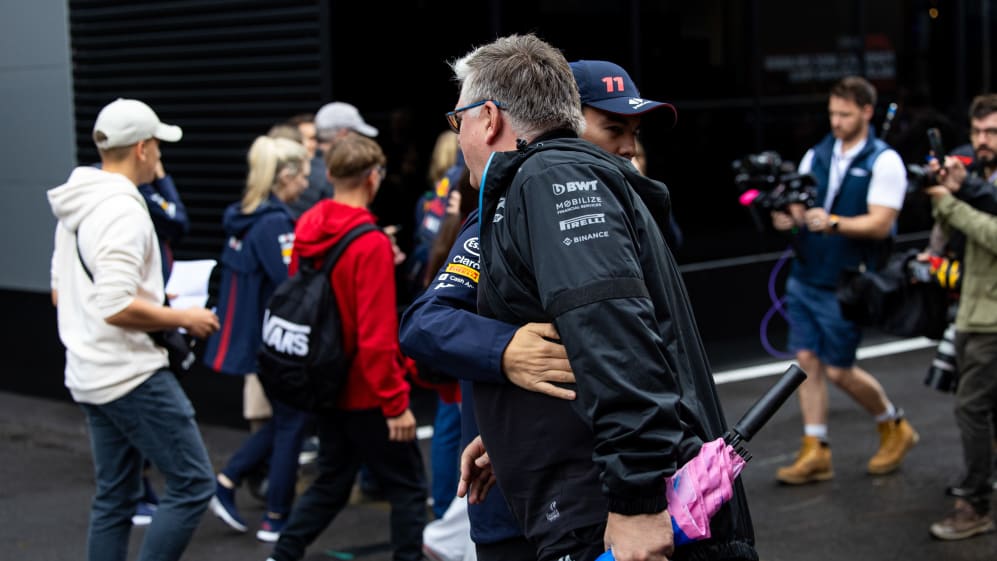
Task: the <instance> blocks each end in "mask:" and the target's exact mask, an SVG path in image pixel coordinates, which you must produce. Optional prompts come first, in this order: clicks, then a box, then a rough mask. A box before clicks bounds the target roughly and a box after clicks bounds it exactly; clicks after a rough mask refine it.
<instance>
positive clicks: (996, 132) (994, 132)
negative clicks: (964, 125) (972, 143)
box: [969, 127, 997, 138]
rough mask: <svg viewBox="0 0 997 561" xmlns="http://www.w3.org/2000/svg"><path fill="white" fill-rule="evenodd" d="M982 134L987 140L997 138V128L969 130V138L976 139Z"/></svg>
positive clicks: (974, 128)
mask: <svg viewBox="0 0 997 561" xmlns="http://www.w3.org/2000/svg"><path fill="white" fill-rule="evenodd" d="M979 134H982V135H983V136H985V137H987V138H993V137H997V127H988V128H985V129H978V128H976V127H973V128H971V129H970V130H969V137H970V138H976V136H977V135H979Z"/></svg>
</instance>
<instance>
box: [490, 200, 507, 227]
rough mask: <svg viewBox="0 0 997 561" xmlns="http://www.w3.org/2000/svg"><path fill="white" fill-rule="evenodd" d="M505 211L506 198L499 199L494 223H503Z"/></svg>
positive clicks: (493, 219)
mask: <svg viewBox="0 0 997 561" xmlns="http://www.w3.org/2000/svg"><path fill="white" fill-rule="evenodd" d="M503 210H505V197H502V198H501V199H499V202H498V206H496V207H495V216H493V217H492V223H495V222H501V221H502V219H503V218H504V217H505V215H503V214H502V211H503Z"/></svg>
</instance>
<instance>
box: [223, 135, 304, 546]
mask: <svg viewBox="0 0 997 561" xmlns="http://www.w3.org/2000/svg"><path fill="white" fill-rule="evenodd" d="M248 161H249V173H248V175H247V178H246V188H245V191H244V192H243V196H242V200H241V201H239V202H236V203H233V204H232V205H230V206H229V207H228V208H227V209H226V211H225V215H224V217H223V225H224V228H225V232H226V233H227V234H228V236H229V238H228V243H227V244H226V246H225V248H224V249H223V251H222V256H221V267H222V273H221V286H220V290H219V298H218V315H219V317H220V318H221V323H222V327H221V330H220V331H219V332H218V333H217V334H215V336H213V337H211V338H210V339H209V340H208V343H207V348H206V352H205V357H204V361H205V363H206V364H207V365H208V366H209V367H210V368H211V369H213V370H215V371H217V372H221V373H224V374H231V375H237V376H244V377H245V387H246V390H245V393H244V397H245V398H246V399H245V401H244V407H245V408H246V409H247V411H246V413H247V416H249V415H255V414H257V412H253V411H251V410H250V409H251V408H253V407H255V406H256V405H254V402H253V400H254V398H257V397H259V396H260V395H262V392H261V391H260V384H259V380H258V379H257V377H256V375H255V372H256V366H257V365H256V351H257V349H258V348H259V346H260V341H261V336H262V324H263V309H264V306H265V305H266V302H267V300H268V299H269V298H270V295H271V294H273V291H274V289H275V288H276V287H277V285H278V284H280V283H281V282H282V281H284V280H285V279H287V277H288V265H289V264H290V260H291V249H292V247H293V245H294V217H293V215H292V214H291V212H290V210H289V209H288V207H287V203H288V202H290V201H293V200H295V199H297V198H298V197H299V196H300V195H301V193H302V192H303V191H304V190H305V189H306V188H307V187H308V173H309V171H310V169H309V166H310V162H309V159H308V153H307V151H306V150H305V147H304V146H303V145H302V144H300V143H298V142H294V141H292V140H288V139H286V138H271V137H268V136H261V137H258V138H257V139H256V140H255V141H254V142H253V145H252V147H250V149H249V155H248ZM269 404H270V407H271V409H272V413H273V414H272V417H270V418H269V419H268V420H267V422H266V423H265V424H264V425H263V426H262V427H260V428H259V429H258V430H256V431H255V432H253V433H252V434H250V435H249V437H248V438H247V439H246V440H245V441H244V442H243V444H242V445H241V446H240V447H239V449H238V450H237V451H236V452H235V453H234V454H233V455H232V456H231V457H230V458H229V460H228V462H227V463H226V465H225V467H223V468H222V470H221V472H219V473H218V475H217V484H216V490H215V496H214V498H213V499H212V501H211V509H212V511H213V512H214V513H215V515H216V516H218V517H219V518H221V519H222V520H223V521H224V522H225V523H226V524H228V525H229V526H230V527H231V528H233V529H235V530H237V531H239V532H245V531H246V530H247V529H248V527H247V525H246V522H245V520H244V519H243V518H242V516H241V515H240V514H239V511H238V509H237V508H236V501H235V496H236V489H237V488H238V487H239V484H240V483H241V482H242V480H243V478H244V477H245V476H246V474H247V473H249V472H250V471H251V470H253V469H254V468H255V467H256V466H257V465H258V464H260V463H261V462H262V461H264V460H265V459H267V458H269V471H268V476H267V482H268V483H267V512H266V514H265V515H264V517H263V521H262V523H261V525H260V529H259V531H257V533H256V537H257V538H258V539H260V540H262V541H267V542H273V541H276V539H277V536H278V534H279V533H280V529H281V528H282V527H283V525H284V523H285V522H286V519H287V514H288V513H289V512H290V510H291V503H292V502H293V499H294V493H295V483H296V481H297V475H298V454H299V452H300V449H301V439H302V437H303V433H304V429H305V424H306V421H307V415H306V414H305V413H304V412H302V411H299V410H297V409H294V408H291V407H289V406H287V405H284V404H282V403H280V402H279V401H276V400H272V399H271V400H269Z"/></svg>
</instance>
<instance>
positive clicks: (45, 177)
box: [0, 0, 76, 292]
mask: <svg viewBox="0 0 997 561" xmlns="http://www.w3.org/2000/svg"><path fill="white" fill-rule="evenodd" d="M0 123H2V125H3V133H2V134H0V200H2V201H3V211H2V216H3V218H2V220H0V289H13V290H27V291H41V292H47V291H48V289H49V258H50V257H51V255H52V233H53V229H54V228H55V219H54V218H53V217H52V213H51V211H50V210H49V206H48V202H47V200H46V198H45V191H46V190H47V189H48V188H50V187H53V186H55V185H58V184H60V183H62V182H63V181H64V180H65V179H66V177H67V176H68V175H69V171H70V170H71V169H72V167H73V166H74V165H75V161H76V156H75V147H74V145H75V138H74V131H73V104H72V78H71V70H70V64H69V31H68V16H67V4H66V1H65V0H32V1H31V2H24V1H21V0H0Z"/></svg>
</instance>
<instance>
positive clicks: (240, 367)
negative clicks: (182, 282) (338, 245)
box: [204, 195, 294, 375]
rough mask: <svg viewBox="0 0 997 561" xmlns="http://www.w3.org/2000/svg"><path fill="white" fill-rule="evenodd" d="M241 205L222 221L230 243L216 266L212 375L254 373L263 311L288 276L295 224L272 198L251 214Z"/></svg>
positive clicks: (208, 353) (207, 357) (209, 349)
mask: <svg viewBox="0 0 997 561" xmlns="http://www.w3.org/2000/svg"><path fill="white" fill-rule="evenodd" d="M240 205H241V203H233V204H231V205H229V207H228V208H227V209H225V215H224V218H223V219H222V224H223V226H224V228H225V234H226V235H227V236H228V239H227V241H226V245H225V248H224V249H223V250H222V256H221V263H219V265H220V266H221V268H222V269H221V270H222V272H221V277H220V287H219V292H218V309H217V314H218V319H219V320H220V321H221V329H219V330H218V331H217V332H215V333H214V334H212V335H211V337H209V338H208V343H207V346H206V347H205V354H204V363H205V364H206V365H207V366H208V367H210V368H211V369H212V370H215V371H216V372H223V373H225V374H237V375H245V374H250V373H255V372H256V351H257V350H258V349H259V347H260V341H261V337H262V329H263V309H264V308H265V307H266V304H267V301H268V300H269V299H270V296H271V295H272V294H273V291H274V290H275V289H276V288H277V285H278V284H280V283H281V282H282V281H284V280H285V279H287V276H288V273H287V268H288V265H290V263H291V249H292V248H293V247H294V218H292V216H291V211H290V210H288V208H287V206H286V205H285V204H284V203H282V202H281V201H280V199H278V198H277V197H275V196H273V195H271V196H270V198H269V199H268V200H266V201H264V202H263V204H261V205H260V206H259V207H258V208H257V209H256V210H255V211H253V212H252V213H250V214H243V213H242V210H241V208H240Z"/></svg>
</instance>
